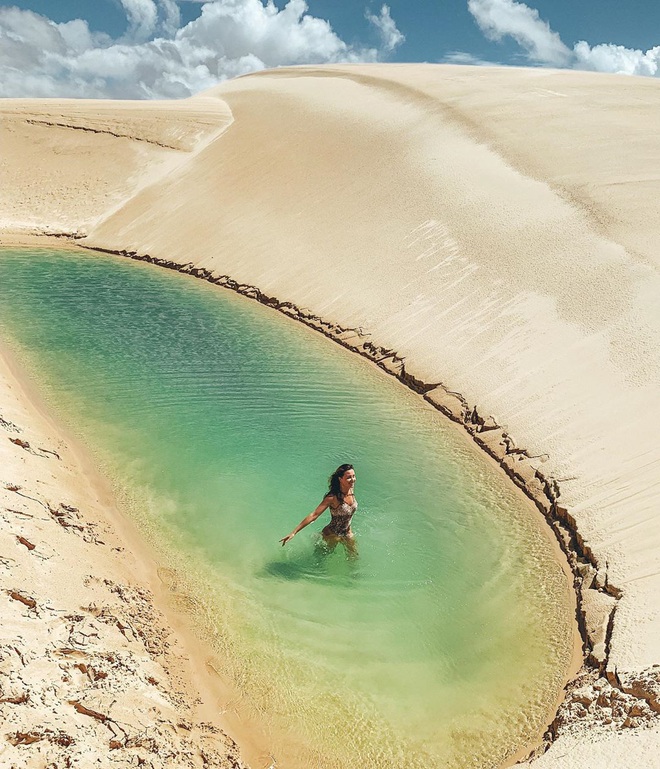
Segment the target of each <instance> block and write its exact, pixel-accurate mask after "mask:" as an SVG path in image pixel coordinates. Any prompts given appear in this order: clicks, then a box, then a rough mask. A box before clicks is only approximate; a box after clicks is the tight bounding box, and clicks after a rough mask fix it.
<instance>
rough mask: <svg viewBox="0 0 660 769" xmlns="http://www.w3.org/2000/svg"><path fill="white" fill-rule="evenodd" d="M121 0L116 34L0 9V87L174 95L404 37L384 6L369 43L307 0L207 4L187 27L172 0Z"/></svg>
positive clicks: (46, 92) (365, 56)
mask: <svg viewBox="0 0 660 769" xmlns="http://www.w3.org/2000/svg"><path fill="white" fill-rule="evenodd" d="M120 2H121V5H122V6H123V8H124V11H125V13H126V18H127V21H128V26H127V30H126V33H125V34H124V35H123V36H122V37H121V38H120V39H111V38H110V37H108V35H105V34H99V33H94V32H92V31H90V29H89V27H88V25H87V22H85V21H84V20H81V19H76V20H74V21H70V22H67V23H65V24H57V23H55V22H53V21H51V20H50V19H48V18H46V17H44V16H40V15H38V14H36V13H33V12H32V11H24V10H19V9H18V8H7V7H0V95H2V96H39V97H43V96H74V97H92V98H94V97H100V98H129V99H145V98H180V97H185V96H189V95H190V94H192V93H196V92H198V91H200V90H203V89H205V88H210V87H211V86H213V85H215V84H217V83H218V82H219V81H221V80H224V79H226V78H228V77H234V76H236V75H241V74H245V73H248V72H253V71H256V70H260V69H264V68H265V67H277V66H280V65H290V64H310V63H330V62H347V61H348V62H357V61H378V60H379V59H381V58H383V57H384V56H386V55H387V54H388V53H389V52H391V51H392V50H393V49H394V48H395V47H396V46H397V45H398V44H399V43H400V42H401V41H402V40H403V35H402V34H401V33H400V32H399V30H398V29H397V27H396V24H395V23H394V20H393V19H392V18H391V16H390V12H389V8H387V6H383V8H382V10H381V13H380V15H379V16H376V17H374V19H375V20H372V19H370V21H372V23H374V24H376V26H377V28H378V29H379V31H380V33H381V38H382V41H383V42H382V46H381V47H380V48H370V47H366V46H359V45H349V44H347V43H346V42H344V41H343V40H342V39H341V38H340V37H338V35H337V34H336V33H335V32H334V31H333V29H332V27H331V26H330V24H329V23H328V22H327V21H325V20H324V19H320V18H317V17H315V16H311V15H310V14H308V13H307V10H308V9H307V4H306V2H305V0H289V2H288V3H287V4H286V6H285V7H284V8H282V9H281V10H280V9H278V8H277V6H276V5H275V4H274V3H273V1H272V0H214V1H213V2H203V3H202V8H201V14H200V16H199V17H198V18H196V19H195V20H193V21H191V22H190V23H189V24H187V25H185V26H183V27H182V26H181V21H180V13H179V6H178V3H177V2H176V0H120Z"/></svg>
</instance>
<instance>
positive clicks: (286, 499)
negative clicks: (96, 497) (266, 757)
mask: <svg viewBox="0 0 660 769" xmlns="http://www.w3.org/2000/svg"><path fill="white" fill-rule="evenodd" d="M0 285H2V287H3V297H2V298H3V302H2V304H1V306H0V322H1V323H2V327H3V328H4V329H6V332H5V333H7V334H9V335H10V336H11V337H12V338H13V339H14V340H15V344H17V345H19V346H20V348H21V350H22V354H23V355H24V357H25V358H26V361H27V363H28V365H30V366H31V367H32V368H33V369H34V370H35V371H37V372H38V376H39V378H40V379H41V380H42V381H43V382H44V383H45V387H46V389H47V393H48V394H49V397H50V399H51V400H52V401H53V403H56V404H57V405H58V407H59V409H60V410H61V411H62V412H63V413H64V414H65V415H69V417H70V419H71V420H72V421H73V422H74V424H75V425H76V426H77V427H78V429H79V430H80V431H81V432H82V434H83V435H84V436H85V438H86V440H87V441H88V443H89V444H90V445H91V446H92V447H93V448H94V449H95V450H96V451H97V452H100V454H101V456H102V457H103V459H104V462H105V463H106V464H107V466H108V468H109V471H110V472H111V473H112V474H113V475H114V476H115V477H116V478H117V479H118V480H119V482H120V483H121V485H122V486H123V487H124V488H125V489H126V490H127V492H128V493H129V494H130V497H131V499H132V500H133V503H132V506H133V509H134V511H135V514H136V515H137V517H138V519H139V520H140V521H141V522H142V525H143V526H144V527H145V528H146V529H148V530H149V531H151V532H154V531H155V532H156V533H157V536H158V538H159V540H160V541H161V542H164V543H165V545H166V546H168V547H170V548H171V552H172V553H173V554H174V553H176V558H177V559H178V562H179V563H180V564H183V567H184V568H185V570H186V571H188V572H190V574H194V575H195V579H198V580H201V582H202V584H203V585H204V588H203V590H204V594H203V595H202V596H201V600H203V602H204V605H205V611H206V612H207V613H208V615H209V617H210V618H211V620H210V621H211V622H212V623H213V627H214V644H215V646H216V648H217V650H218V654H219V656H220V658H221V659H222V660H223V666H224V668H225V669H226V670H227V671H228V673H229V674H230V675H231V676H232V677H233V678H234V680H235V681H236V682H237V684H238V685H239V686H240V688H241V690H242V691H243V692H245V697H244V702H243V703H242V707H245V708H246V709H248V710H250V711H252V712H254V713H257V714H260V715H261V716H262V717H263V718H265V720H266V721H267V723H268V725H269V728H271V730H272V731H271V737H272V745H273V752H274V753H275V755H276V756H278V759H279V762H280V764H279V765H282V766H287V767H289V768H294V769H310V768H311V767H314V768H315V769H316V768H317V767H318V768H319V769H323V768H324V767H334V766H338V765H339V766H342V767H346V768H347V769H351V768H352V767H365V766H367V767H369V768H370V769H379V767H392V766H396V767H402V768H403V767H425V769H427V768H428V767H429V766H451V767H486V766H492V765H493V764H494V763H496V762H497V761H500V760H501V759H502V758H503V757H504V756H506V755H507V754H508V753H509V752H510V751H511V750H512V749H515V748H516V747H518V746H520V745H521V744H523V743H524V742H525V741H527V740H529V739H530V738H532V737H535V736H536V735H537V733H538V731H539V730H540V729H541V728H542V727H543V725H544V719H546V718H547V716H548V708H549V707H550V705H551V704H552V702H553V701H554V699H555V696H556V695H557V693H558V691H559V689H560V688H561V685H562V675H563V670H564V668H565V666H566V663H567V661H568V656H569V649H570V641H571V638H570V616H569V610H568V605H567V603H566V602H565V601H564V596H566V595H567V590H568V588H567V583H566V579H565V577H564V575H563V573H562V572H561V569H560V568H559V566H558V565H557V563H556V562H555V560H554V556H553V553H552V550H551V547H550V545H549V542H548V540H547V539H546V537H545V535H544V533H543V532H542V530H541V528H540V526H539V524H538V521H537V520H536V519H535V518H534V517H533V516H531V515H530V514H529V510H528V509H527V507H526V505H524V504H522V503H521V501H520V500H519V498H518V496H517V495H516V494H514V493H513V492H512V491H511V489H510V488H509V486H508V484H507V483H505V481H504V479H503V478H501V477H500V476H499V475H498V474H497V473H495V472H494V471H493V470H492V468H491V467H490V466H489V465H488V464H487V463H486V461H485V460H484V459H483V458H482V457H481V456H480V455H479V454H477V452H476V450H473V449H472V447H470V446H468V445H467V444H466V443H465V442H464V441H463V440H462V438H461V437H459V436H456V435H455V433H454V432H453V428H451V426H449V425H447V424H446V420H444V419H443V418H441V417H440V416H439V415H438V414H437V413H435V412H433V411H432V410H430V409H429V408H427V407H426V405H425V404H424V403H423V402H422V401H421V399H419V398H417V397H416V396H413V395H412V394H410V393H408V392H407V391H405V390H404V389H403V388H402V387H401V386H400V385H398V384H397V383H395V382H393V381H391V380H389V379H387V378H386V377H385V376H383V375H382V374H381V373H380V372H378V371H375V370H373V369H372V368H371V367H370V366H369V365H368V364H366V363H365V362H364V361H362V360H360V359H358V358H357V356H354V355H351V354H349V353H347V352H346V351H344V350H342V349H340V348H338V347H337V346H336V345H333V344H332V343H330V342H328V340H325V339H323V338H322V337H320V336H319V335H317V334H314V333H313V332H311V331H309V330H307V329H304V328H302V327H301V326H300V325H299V324H296V323H294V322H292V321H290V320H289V319H287V318H284V317H282V316H280V315H278V314H277V313H274V312H273V311H270V310H267V309H265V308H263V307H260V306H258V305H256V304H254V303H250V302H249V301H247V300H245V299H243V298H240V297H236V296H234V295H232V294H229V293H228V292H224V291H222V290H219V289H217V288H215V287H211V286H209V285H207V284H203V283H202V282H200V281H195V280H193V279H190V278H185V277H183V276H180V275H176V274H171V273H167V272H165V271H159V270H156V269H154V268H150V267H147V266H145V265H138V264H134V263H129V262H127V261H122V260H119V259H114V258H107V257H96V256H92V255H84V256H83V255H71V254H69V255H67V256H64V255H61V254H56V253H44V252H39V253H35V254H33V255H29V254H25V253H23V254H16V253H15V254H12V253H6V254H4V255H3V256H2V257H0ZM343 462H351V463H353V464H354V465H355V468H356V473H357V485H356V495H357V498H358V499H359V502H360V507H359V509H358V511H357V513H356V515H355V517H354V519H353V523H352V526H353V529H354V531H355V532H356V539H357V545H358V548H359V556H358V557H351V554H350V553H348V552H347V551H346V549H345V547H344V546H343V545H342V544H339V545H338V546H337V547H336V548H334V549H332V548H328V547H327V545H326V544H325V543H324V542H323V540H322V538H320V534H319V531H320V529H321V528H322V527H323V526H324V525H325V524H326V523H328V517H327V514H324V516H322V517H321V518H320V519H319V521H317V522H316V523H315V524H313V525H312V526H309V527H308V528H306V529H305V530H304V531H302V532H300V533H299V534H298V535H297V536H296V537H295V539H294V540H292V541H291V542H290V543H289V544H287V546H286V547H285V548H282V547H281V546H280V544H279V539H280V538H281V537H282V536H284V535H285V534H286V533H287V532H289V531H291V529H292V528H293V526H295V525H296V524H297V523H298V522H299V521H300V520H301V519H302V518H303V517H304V516H305V515H307V514H308V513H309V512H311V511H312V510H313V509H314V508H315V507H316V506H317V505H318V503H319V502H320V500H321V498H322V497H323V494H324V493H325V491H326V489H327V477H328V475H329V474H330V473H331V472H332V471H333V470H334V469H335V467H337V466H338V465H340V464H342V463H343ZM173 559H174V555H173Z"/></svg>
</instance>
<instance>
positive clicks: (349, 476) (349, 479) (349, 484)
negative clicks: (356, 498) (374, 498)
mask: <svg viewBox="0 0 660 769" xmlns="http://www.w3.org/2000/svg"><path fill="white" fill-rule="evenodd" d="M339 484H340V486H341V488H342V491H348V490H349V489H352V488H353V486H355V470H353V469H352V468H351V469H350V470H347V471H346V472H345V473H344V474H343V475H342V477H341V478H340V479H339Z"/></svg>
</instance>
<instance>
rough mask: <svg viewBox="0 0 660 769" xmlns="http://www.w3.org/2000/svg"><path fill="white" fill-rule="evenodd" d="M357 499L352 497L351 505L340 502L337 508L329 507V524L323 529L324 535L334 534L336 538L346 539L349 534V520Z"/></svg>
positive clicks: (355, 507) (354, 509)
mask: <svg viewBox="0 0 660 769" xmlns="http://www.w3.org/2000/svg"><path fill="white" fill-rule="evenodd" d="M357 506H358V504H357V499H355V497H353V504H352V505H349V504H348V503H347V502H341V503H340V504H339V506H338V507H332V505H330V515H331V516H332V518H331V520H330V523H329V524H328V525H327V526H326V527H325V529H324V533H327V534H334V535H335V536H336V537H346V536H348V535H349V534H350V532H351V518H352V517H353V514H354V513H355V511H356V510H357Z"/></svg>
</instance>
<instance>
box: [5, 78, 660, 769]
mask: <svg viewBox="0 0 660 769" xmlns="http://www.w3.org/2000/svg"><path fill="white" fill-rule="evenodd" d="M659 98H660V83H659V82H658V81H656V80H653V79H642V78H626V77H617V76H606V75H599V74H593V73H578V72H560V71H558V72H555V71H551V70H543V69H535V70H524V69H506V68H501V69H500V68H467V67H450V66H437V65H373V66H356V67H339V66H337V67H325V68H296V69H287V70H278V71H275V72H270V73H263V74H260V75H255V76H250V77H246V78H240V79H238V80H234V81H231V82H228V83H226V84H224V85H222V86H220V87H218V88H216V89H213V90H212V91H210V92H207V93H206V94H204V96H203V97H196V98H194V99H190V100H186V101H182V102H176V103H174V104H169V103H149V104H141V103H137V104H136V103H107V102H100V103H99V102H67V101H41V102H38V101H18V102H16V101H4V102H0V111H1V112H2V114H3V122H2V132H3V136H2V142H3V145H2V146H3V147H9V146H11V153H10V152H7V151H5V152H3V155H2V161H1V163H2V165H1V171H2V177H1V178H0V226H2V227H4V229H5V231H6V232H8V231H10V230H11V231H13V232H14V233H15V236H16V234H18V235H21V234H26V233H29V232H31V231H37V232H48V231H57V230H59V231H62V232H68V233H78V234H82V235H86V238H85V240H84V242H85V244H87V245H89V246H97V247H101V248H106V249H110V250H120V249H127V250H134V251H137V252H138V253H140V254H145V253H148V254H150V255H152V256H154V257H158V258H161V259H169V260H174V261H178V262H181V263H182V264H184V263H188V262H191V261H192V262H194V264H195V265H197V266H200V267H204V268H208V269H210V270H214V271H215V272H217V273H218V274H227V275H229V276H231V277H232V278H234V279H236V280H238V281H240V282H244V283H249V284H252V285H255V286H257V287H259V288H260V289H261V290H262V291H264V292H265V293H267V294H269V295H273V296H276V297H278V298H279V299H280V300H288V301H291V302H293V303H295V304H296V305H297V306H298V307H304V308H308V309H309V310H310V311H311V312H313V313H315V314H317V315H319V316H322V317H323V318H327V319H329V320H332V321H334V322H336V323H339V324H341V325H342V326H350V327H362V328H363V329H364V330H365V331H366V332H368V333H369V334H370V335H371V338H372V339H373V340H374V341H375V342H376V343H378V344H379V345H383V346H385V347H387V348H391V349H394V350H396V351H397V352H398V353H399V354H400V355H402V356H404V357H405V361H406V369H407V370H408V371H409V372H411V373H412V374H414V375H415V376H417V377H418V378H420V379H423V380H424V381H426V382H442V383H443V384H445V385H446V386H447V387H448V388H449V389H450V390H454V391H458V392H460V393H461V394H462V395H463V396H464V397H465V398H466V399H467V401H468V403H469V404H470V405H477V406H478V408H479V412H480V413H481V414H482V415H488V414H493V415H495V417H496V420H495V421H497V423H498V424H500V425H503V426H505V427H506V429H507V431H508V432H509V433H510V434H511V435H513V436H515V439H516V443H517V445H518V446H521V447H524V448H526V449H528V450H529V453H530V454H532V455H535V456H538V457H539V459H538V460H535V461H536V464H537V466H538V468H539V469H540V470H541V471H542V473H543V474H544V476H546V477H547V478H552V479H555V480H557V481H558V483H559V488H560V491H561V496H560V498H559V504H560V506H561V508H562V509H563V510H565V511H567V515H569V516H571V517H572V518H574V519H575V521H576V526H577V529H578V532H579V535H580V537H581V540H582V543H583V550H584V551H585V553H586V554H587V555H590V556H591V559H592V561H593V563H594V564H595V566H596V572H597V573H594V571H593V570H589V569H585V573H586V575H587V579H586V584H585V586H584V587H585V589H586V588H588V587H589V586H590V585H592V583H593V588H594V589H593V590H592V591H591V593H592V594H593V595H592V596H591V598H590V600H591V604H592V605H594V606H595V605H596V604H598V607H597V608H596V609H594V610H593V611H594V616H596V615H597V616H598V617H600V620H599V621H601V622H602V623H604V625H603V639H601V640H603V641H604V636H605V630H606V628H607V613H606V609H607V611H609V609H610V608H611V606H612V605H614V604H616V612H615V615H614V619H613V623H612V632H611V637H608V638H607V648H604V647H603V656H605V657H606V671H605V670H604V671H603V672H607V673H608V675H609V678H610V681H611V682H612V683H613V684H614V685H615V688H616V689H617V691H626V692H627V695H626V697H627V699H626V702H628V704H627V705H626V707H625V708H624V710H623V711H622V713H621V714H617V713H616V712H614V710H615V709H614V708H613V707H612V706H611V703H610V705H607V704H605V705H603V706H602V707H601V706H598V707H597V706H596V705H594V706H593V708H592V707H591V706H589V708H585V710H586V711H587V716H585V717H584V719H583V720H584V721H585V723H586V722H589V724H590V729H588V730H587V729H583V730H582V736H579V737H577V738H574V737H573V734H574V728H575V727H574V726H571V727H570V729H569V727H568V726H565V727H562V726H561V725H560V726H559V729H560V738H559V739H558V740H557V741H556V742H555V743H554V745H553V746H552V747H551V749H550V751H549V752H548V753H547V754H546V755H545V756H544V757H543V758H542V759H539V762H538V765H539V766H543V767H545V766H562V767H563V766H567V767H568V766H585V765H587V764H590V765H591V766H605V765H607V764H606V763H603V762H604V761H605V760H606V759H605V757H606V756H614V755H616V751H617V750H619V749H620V750H621V751H622V752H625V755H627V756H628V757H629V759H630V761H629V764H628V765H629V766H660V758H659V756H660V749H658V748H660V740H658V726H657V724H658V719H657V712H658V711H660V699H659V690H660V684H659V681H660V667H658V665H659V664H660V519H659V518H658V515H657V510H658V507H659V503H660V441H658V438H657V424H658V423H659V420H660V387H659V385H658V383H659V382H660V312H659V311H658V306H659V304H658V303H659V301H660V277H659V276H658V263H659V257H658V254H659V253H660V248H659V246H660V235H659V233H660V206H658V205H657V200H658V193H659V192H660V177H658V174H657V168H658V162H660V139H659V138H658V132H657V128H656V123H657V116H656V113H657V104H658V99H659ZM46 123H48V124H49V125H46ZM81 128H89V129H92V130H94V131H97V130H101V131H102V133H92V132H91V131H90V130H81ZM6 141H9V142H10V143H11V144H10V145H9V144H7V143H6ZM161 145H165V146H161ZM53 190H55V191H56V193H57V194H56V195H55V196H54V195H53V194H52V193H53ZM609 596H617V597H618V601H616V600H615V599H614V598H611V599H610V597H609ZM601 604H607V607H606V609H605V608H603V607H602V606H601ZM596 624H597V623H596ZM654 666H656V667H654ZM592 678H593V676H592ZM592 683H593V681H592ZM639 698H641V700H640V701H641V702H642V703H643V705H644V707H645V708H646V710H645V711H644V716H643V718H642V717H640V718H637V717H636V716H631V715H630V713H631V708H632V707H633V705H631V704H630V703H631V702H634V701H635V700H636V699H639ZM647 700H648V701H649V703H650V704H647ZM566 707H567V712H568V710H570V709H571V708H573V709H577V708H578V707H581V706H580V703H579V702H569V703H568V704H567V706H566ZM608 709H609V712H610V715H608ZM592 711H594V712H593V713H592ZM649 713H651V715H649ZM652 713H655V715H652ZM575 715H576V717H577V718H579V714H577V713H576V714H575ZM610 717H611V719H612V723H611V724H610V723H607V719H608V718H610ZM630 718H633V722H630ZM635 719H637V721H640V724H637V723H636V721H635ZM569 720H570V719H569ZM624 722H629V723H627V725H626V727H625V731H624V732H623V734H625V735H626V736H625V737H621V740H622V741H621V742H619V739H620V734H622V732H620V731H618V729H619V727H621V728H623V727H622V724H623V723H624ZM654 724H655V726H654ZM628 727H635V728H633V731H632V732H629V731H628ZM562 730H563V731H562ZM573 739H577V740H578V742H577V743H576V745H578V746H579V749H578V748H576V747H575V745H573V743H572V742H571V740H573ZM623 740H625V742H624V741H623ZM619 745H622V746H623V745H625V748H624V747H622V748H619V747H613V746H619ZM636 751H637V752H636ZM564 754H565V755H566V756H568V758H565V757H562V756H564ZM571 756H572V758H571ZM608 760H609V759H608ZM567 761H568V762H569V763H566V762H567ZM571 761H572V762H573V763H570V762H571ZM553 762H554V763H553ZM619 765H620V764H619Z"/></svg>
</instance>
